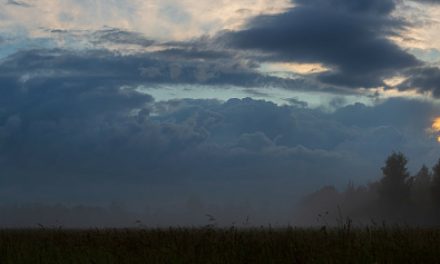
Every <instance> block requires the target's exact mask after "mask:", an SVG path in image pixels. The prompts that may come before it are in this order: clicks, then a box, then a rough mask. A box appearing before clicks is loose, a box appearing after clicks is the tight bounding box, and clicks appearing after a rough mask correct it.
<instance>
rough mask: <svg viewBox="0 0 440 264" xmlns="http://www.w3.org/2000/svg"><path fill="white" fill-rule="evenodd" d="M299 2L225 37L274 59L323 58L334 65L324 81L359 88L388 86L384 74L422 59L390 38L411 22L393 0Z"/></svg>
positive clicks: (306, 60) (260, 18) (409, 65)
mask: <svg viewBox="0 0 440 264" xmlns="http://www.w3.org/2000/svg"><path fill="white" fill-rule="evenodd" d="M295 3H296V4H297V6H296V7H294V8H292V9H290V10H288V11H286V12H285V13H282V14H277V15H263V16H259V17H256V18H254V19H252V20H250V21H249V22H248V25H247V28H246V29H244V30H239V31H235V32H229V33H225V34H224V35H223V36H222V37H221V38H223V40H225V41H226V43H228V44H229V45H231V46H232V47H235V48H239V49H253V50H258V51H261V52H265V53H268V54H271V56H269V60H272V61H286V62H289V61H294V62H313V63H323V64H325V65H327V66H329V67H330V68H332V70H331V71H330V72H326V73H323V74H321V75H320V76H318V78H319V79H320V80H321V81H323V82H325V83H328V84H334V85H342V86H348V87H354V88H357V87H377V86H383V85H384V84H383V82H382V79H383V78H385V77H387V76H391V75H393V74H394V73H395V72H396V71H400V70H403V69H406V68H409V67H413V66H416V65H418V64H419V62H418V61H417V59H416V58H415V57H414V56H412V55H410V54H408V53H406V52H405V51H403V50H402V49H401V48H399V47H398V46H397V45H396V44H394V43H393V42H391V41H390V40H388V39H387V36H389V35H392V34H398V31H399V30H401V29H402V28H404V27H405V23H404V22H403V21H400V20H397V19H395V18H391V16H390V15H389V14H390V12H391V11H392V10H393V9H394V2H393V1H361V0H356V1H342V0H341V1H337V0H334V1H320V0H316V1H297V2H295Z"/></svg>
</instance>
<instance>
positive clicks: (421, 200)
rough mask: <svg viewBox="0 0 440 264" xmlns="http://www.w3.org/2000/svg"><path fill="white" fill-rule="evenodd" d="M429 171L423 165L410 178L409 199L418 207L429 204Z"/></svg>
mask: <svg viewBox="0 0 440 264" xmlns="http://www.w3.org/2000/svg"><path fill="white" fill-rule="evenodd" d="M430 188H431V173H430V171H429V169H428V167H426V166H425V165H423V166H422V168H421V169H420V170H419V172H418V173H417V174H416V176H415V177H414V178H413V180H412V184H411V200H412V202H413V203H414V204H415V205H417V206H419V207H427V206H428V205H429V204H430V200H431V199H430V198H431V197H430Z"/></svg>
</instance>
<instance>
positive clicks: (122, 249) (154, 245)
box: [0, 227, 440, 264]
mask: <svg viewBox="0 0 440 264" xmlns="http://www.w3.org/2000/svg"><path fill="white" fill-rule="evenodd" d="M0 263H1V264H6V263H14V264H16V263H32V264H35V263H45V264H50V263H72V264H73V263H75V264H77V263H115V264H116V263H118V264H120V263H440V230H437V229H416V228H398V227H395V228H384V227H376V228H363V229H351V228H336V229H327V228H326V229H324V228H322V229H299V228H285V229H273V228H259V229H258V228H257V229H246V230H244V229H236V228H230V229H213V228H194V229H184V228H182V229H179V228H175V229H155V230H134V229H127V230H121V229H115V230H98V229H97V230H61V229H59V230H55V229H44V228H42V229H38V230H2V231H0Z"/></svg>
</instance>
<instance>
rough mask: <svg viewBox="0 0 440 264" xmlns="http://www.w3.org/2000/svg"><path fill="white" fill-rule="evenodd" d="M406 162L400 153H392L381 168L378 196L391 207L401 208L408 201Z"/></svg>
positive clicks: (408, 189)
mask: <svg viewBox="0 0 440 264" xmlns="http://www.w3.org/2000/svg"><path fill="white" fill-rule="evenodd" d="M407 163H408V160H407V159H406V157H405V155H403V153H401V152H398V153H396V152H393V153H392V154H391V155H390V156H389V157H388V158H387V160H386V162H385V166H384V167H382V172H383V176H384V177H383V178H382V179H381V181H380V185H379V190H378V191H379V195H380V197H381V199H382V201H383V202H385V203H386V204H387V205H391V206H402V205H404V204H406V203H408V201H409V194H410V188H409V183H408V178H409V173H408V169H407V168H406V164H407Z"/></svg>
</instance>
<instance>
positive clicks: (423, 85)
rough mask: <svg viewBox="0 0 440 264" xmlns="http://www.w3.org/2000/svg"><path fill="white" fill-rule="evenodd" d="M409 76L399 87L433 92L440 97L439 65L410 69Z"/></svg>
mask: <svg viewBox="0 0 440 264" xmlns="http://www.w3.org/2000/svg"><path fill="white" fill-rule="evenodd" d="M408 76H409V78H408V79H407V80H405V81H404V82H403V83H402V84H400V85H399V87H398V88H399V89H401V90H408V89H416V90H418V91H419V92H432V95H433V96H434V97H436V98H439V97H440V69H439V68H437V67H419V68H414V69H411V70H409V71H408Z"/></svg>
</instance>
